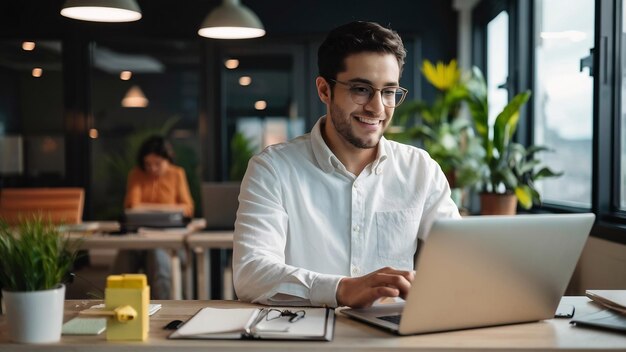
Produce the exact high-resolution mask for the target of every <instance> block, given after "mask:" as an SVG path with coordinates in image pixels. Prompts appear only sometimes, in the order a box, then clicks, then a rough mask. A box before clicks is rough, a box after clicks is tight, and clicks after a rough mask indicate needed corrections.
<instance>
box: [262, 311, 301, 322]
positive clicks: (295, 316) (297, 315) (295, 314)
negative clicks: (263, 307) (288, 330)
mask: <svg viewBox="0 0 626 352" xmlns="http://www.w3.org/2000/svg"><path fill="white" fill-rule="evenodd" d="M272 312H278V313H279V314H278V315H277V316H274V317H270V314H271V313H272ZM305 315H306V311H304V310H296V311H291V310H289V309H283V310H281V309H276V308H272V309H269V310H268V311H267V314H266V315H265V320H267V321H272V320H275V319H280V318H282V317H289V322H290V323H295V322H297V321H298V320H300V319H303V318H304V316H305Z"/></svg>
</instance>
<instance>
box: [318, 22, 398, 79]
mask: <svg viewBox="0 0 626 352" xmlns="http://www.w3.org/2000/svg"><path fill="white" fill-rule="evenodd" d="M368 51H369V52H375V53H386V54H392V55H394V56H395V57H396V59H397V60H398V66H399V67H400V75H402V68H403V66H404V58H405V57H406V50H405V49H404V45H403V44H402V39H401V38H400V36H399V35H398V33H396V32H395V31H393V30H391V29H388V28H385V27H383V26H381V25H379V24H378V23H374V22H363V21H356V22H351V23H348V24H344V25H342V26H339V27H337V28H335V29H333V30H332V31H331V32H330V33H328V36H327V37H326V39H325V40H324V42H323V43H322V45H320V47H319V50H318V51H317V67H318V69H319V75H320V76H321V77H324V78H325V79H326V80H329V79H336V78H337V73H339V72H343V71H345V70H346V64H345V58H346V57H348V56H350V55H352V54H358V53H362V52H368ZM329 83H331V86H332V82H329Z"/></svg>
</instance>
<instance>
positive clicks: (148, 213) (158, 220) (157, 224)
mask: <svg viewBox="0 0 626 352" xmlns="http://www.w3.org/2000/svg"><path fill="white" fill-rule="evenodd" d="M188 220H189V219H186V218H185V216H184V214H183V211H182V210H137V209H126V210H125V211H124V226H125V227H126V230H128V231H136V230H137V229H138V228H139V227H151V228H176V227H185V226H186V225H187V223H188V222H189V221H188Z"/></svg>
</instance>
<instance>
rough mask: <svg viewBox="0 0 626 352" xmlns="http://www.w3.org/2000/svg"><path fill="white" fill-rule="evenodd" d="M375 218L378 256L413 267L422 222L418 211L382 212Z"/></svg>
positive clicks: (377, 213)
mask: <svg viewBox="0 0 626 352" xmlns="http://www.w3.org/2000/svg"><path fill="white" fill-rule="evenodd" d="M375 216H376V232H377V240H378V256H379V257H380V258H382V259H385V261H391V262H394V263H397V264H403V265H412V263H413V255H414V254H415V250H416V249H417V231H418V229H419V221H420V217H419V215H418V211H417V209H413V208H411V209H404V210H394V211H380V212H376V215H375Z"/></svg>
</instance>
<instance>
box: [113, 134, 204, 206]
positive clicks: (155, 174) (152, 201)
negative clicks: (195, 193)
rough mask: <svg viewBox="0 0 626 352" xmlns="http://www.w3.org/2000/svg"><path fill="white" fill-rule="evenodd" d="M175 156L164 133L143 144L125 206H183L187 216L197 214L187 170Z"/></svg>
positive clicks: (130, 178)
mask: <svg viewBox="0 0 626 352" xmlns="http://www.w3.org/2000/svg"><path fill="white" fill-rule="evenodd" d="M172 156H173V152H172V147H171V146H170V145H169V143H168V142H167V141H165V139H164V138H163V137H159V136H153V137H150V138H148V139H147V140H146V141H145V142H144V143H143V144H142V146H141V148H140V149H139V155H138V156H137V166H136V167H135V168H134V169H132V170H131V172H130V174H129V175H128V187H127V191H126V199H125V200H124V207H125V208H127V209H129V208H142V209H155V208H157V209H163V208H168V209H172V208H180V209H182V210H183V213H184V214H185V216H187V217H192V216H193V200H192V199H191V194H190V192H189V185H188V184H187V177H186V175H185V170H183V168H181V167H178V166H176V165H174V164H173V157H172Z"/></svg>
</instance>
